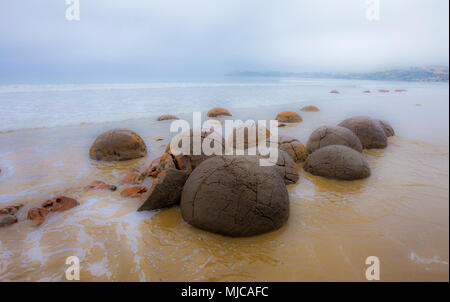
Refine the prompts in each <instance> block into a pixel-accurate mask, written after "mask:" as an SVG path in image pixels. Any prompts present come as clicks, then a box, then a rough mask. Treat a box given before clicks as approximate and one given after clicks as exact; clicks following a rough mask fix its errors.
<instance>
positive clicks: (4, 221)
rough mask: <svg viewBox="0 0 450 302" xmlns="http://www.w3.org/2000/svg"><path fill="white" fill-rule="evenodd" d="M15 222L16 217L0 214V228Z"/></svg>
mask: <svg viewBox="0 0 450 302" xmlns="http://www.w3.org/2000/svg"><path fill="white" fill-rule="evenodd" d="M16 222H17V217H16V216H14V215H10V214H0V228H2V227H6V226H10V225H12V224H14V223H16Z"/></svg>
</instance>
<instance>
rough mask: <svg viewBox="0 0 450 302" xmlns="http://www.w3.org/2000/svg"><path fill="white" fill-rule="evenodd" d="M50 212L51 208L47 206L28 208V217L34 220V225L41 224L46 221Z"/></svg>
mask: <svg viewBox="0 0 450 302" xmlns="http://www.w3.org/2000/svg"><path fill="white" fill-rule="evenodd" d="M49 214H50V210H47V209H45V208H31V209H29V210H28V219H30V220H32V221H33V223H34V225H36V226H39V225H41V224H42V223H44V221H45V219H46V217H47V216H48V215H49Z"/></svg>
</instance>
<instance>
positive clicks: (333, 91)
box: [330, 90, 339, 94]
mask: <svg viewBox="0 0 450 302" xmlns="http://www.w3.org/2000/svg"><path fill="white" fill-rule="evenodd" d="M330 93H335V94H338V93H339V91H337V90H331V91H330Z"/></svg>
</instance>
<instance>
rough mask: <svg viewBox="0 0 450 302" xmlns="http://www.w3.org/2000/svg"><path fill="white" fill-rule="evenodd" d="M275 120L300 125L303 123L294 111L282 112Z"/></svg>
mask: <svg viewBox="0 0 450 302" xmlns="http://www.w3.org/2000/svg"><path fill="white" fill-rule="evenodd" d="M275 119H276V120H277V121H279V122H281V123H300V122H301V121H303V119H302V117H301V116H300V115H299V114H298V113H297V112H294V111H282V112H280V113H278V114H277V116H276V117H275Z"/></svg>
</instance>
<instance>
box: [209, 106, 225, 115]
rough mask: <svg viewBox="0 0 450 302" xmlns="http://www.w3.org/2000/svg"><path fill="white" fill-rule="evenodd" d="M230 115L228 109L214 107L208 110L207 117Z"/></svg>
mask: <svg viewBox="0 0 450 302" xmlns="http://www.w3.org/2000/svg"><path fill="white" fill-rule="evenodd" d="M222 115H223V116H231V113H230V111H228V110H227V109H225V108H222V107H215V108H213V109H211V110H209V111H208V117H217V116H222Z"/></svg>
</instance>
